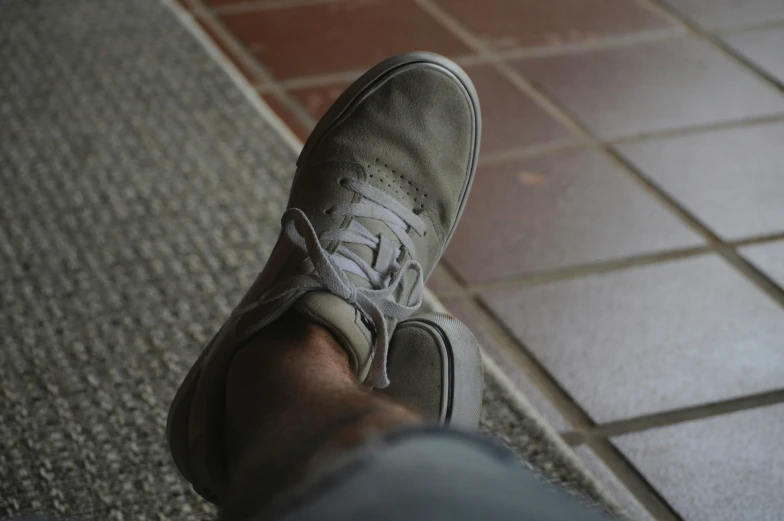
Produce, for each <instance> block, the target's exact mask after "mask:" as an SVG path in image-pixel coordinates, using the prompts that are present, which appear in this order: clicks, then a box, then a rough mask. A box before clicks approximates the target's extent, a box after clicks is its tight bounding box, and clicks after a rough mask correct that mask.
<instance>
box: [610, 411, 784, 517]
mask: <svg viewBox="0 0 784 521" xmlns="http://www.w3.org/2000/svg"><path fill="white" fill-rule="evenodd" d="M782 424H784V405H771V406H768V407H761V408H758V409H752V410H748V411H742V412H736V413H733V414H727V415H722V416H718V417H714V418H707V419H704V420H695V421H690V422H686V423H679V424H677V425H672V426H669V427H662V428H659V429H652V430H648V431H643V432H637V433H633V434H627V435H625V436H620V437H618V438H615V439H614V440H613V441H614V443H615V444H616V445H617V446H618V447H619V448H620V450H621V452H623V453H624V455H625V456H626V457H627V458H628V459H629V461H631V463H632V464H633V465H634V466H635V467H636V468H637V469H638V470H639V471H640V473H641V474H642V475H643V476H644V477H645V478H646V479H647V480H648V481H649V482H650V483H651V485H653V486H654V487H655V488H656V490H658V491H659V493H661V494H662V495H663V496H664V498H665V499H666V500H667V502H668V503H669V504H670V505H672V506H673V508H675V510H677V511H678V513H679V514H680V516H681V518H682V519H686V520H692V519H694V520H696V519H710V520H711V521H738V520H740V519H748V520H751V519H753V520H755V521H778V520H779V519H781V513H782V512H784V494H782V493H781V484H782V483H784V451H782V450H781V426H782Z"/></svg>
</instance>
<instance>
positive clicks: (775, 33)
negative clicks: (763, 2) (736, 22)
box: [724, 2, 784, 84]
mask: <svg viewBox="0 0 784 521" xmlns="http://www.w3.org/2000/svg"><path fill="white" fill-rule="evenodd" d="M782 3H784V2H782ZM724 40H725V41H726V42H727V43H729V44H730V45H731V46H732V47H734V48H735V49H736V50H737V51H738V52H740V53H741V54H742V55H744V56H745V57H746V58H748V59H749V60H751V61H752V62H754V63H755V64H756V65H758V66H760V67H761V68H763V69H765V70H766V71H767V72H768V73H770V74H771V75H773V76H775V77H776V78H778V80H779V82H781V83H782V84H784V52H782V51H781V50H782V49H784V26H780V27H770V28H766V29H756V30H753V31H747V32H742V33H735V34H730V35H727V36H725V37H724Z"/></svg>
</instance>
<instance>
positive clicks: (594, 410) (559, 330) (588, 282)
mask: <svg viewBox="0 0 784 521" xmlns="http://www.w3.org/2000/svg"><path fill="white" fill-rule="evenodd" d="M482 299H483V300H484V301H485V302H486V303H487V305H488V306H489V307H490V309H492V311H493V313H494V314H495V315H496V316H498V317H499V318H500V320H502V321H503V323H504V324H505V325H506V327H507V328H508V329H509V330H510V331H511V332H512V333H513V334H514V335H515V336H516V337H517V338H518V340H519V341H520V342H521V343H522V344H523V345H525V346H526V347H527V348H528V349H529V351H530V352H531V353H533V355H534V356H536V358H537V359H538V360H539V362H541V363H542V364H543V365H544V366H545V367H546V368H547V370H548V371H549V372H550V374H552V375H553V376H554V377H555V378H556V379H557V381H558V382H560V383H561V385H562V386H563V387H564V388H565V389H566V391H567V392H568V393H569V394H570V395H571V396H572V397H574V399H575V400H576V401H577V402H578V403H579V404H580V405H581V406H582V407H583V409H584V410H585V411H586V412H587V413H588V414H589V415H590V416H591V417H592V418H593V419H594V420H595V421H596V422H598V423H606V422H610V421H617V420H622V419H627V418H630V417H635V416H640V415H646V414H653V413H658V412H663V411H667V410H674V409H679V408H682V407H688V406H697V405H702V404H705V403H710V402H717V401H721V400H726V399H731V398H737V397H741V396H747V395H751V394H755V393H761V392H766V391H771V390H774V389H780V388H781V381H782V378H783V377H784V350H782V349H781V339H782V338H784V310H782V309H781V307H780V306H779V305H778V304H777V303H776V302H774V301H773V300H772V299H770V298H769V297H768V296H767V295H766V294H765V293H763V292H762V291H761V290H759V289H758V288H757V287H756V286H754V285H753V284H752V283H751V282H749V281H748V280H747V279H746V278H744V277H743V276H742V275H741V274H740V273H739V272H738V271H736V270H735V269H734V268H733V267H732V266H731V265H729V264H728V263H726V262H724V261H723V260H722V259H721V258H720V257H718V256H710V255H704V256H699V257H696V258H690V259H685V260H679V261H673V262H667V263H663V264H656V265H652V266H645V267H639V268H632V269H626V270H621V271H614V272H610V273H606V274H602V275H594V276H589V277H581V278H574V279H568V280H562V281H557V282H551V283H547V284H541V285H536V286H530V287H520V288H504V289H499V290H494V291H488V292H486V293H483V295H482ZM705 519H712V518H711V517H710V516H708V517H706V518H705Z"/></svg>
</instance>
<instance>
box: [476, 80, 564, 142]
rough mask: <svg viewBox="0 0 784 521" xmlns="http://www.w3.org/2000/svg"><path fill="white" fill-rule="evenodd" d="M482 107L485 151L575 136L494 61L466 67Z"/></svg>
mask: <svg viewBox="0 0 784 521" xmlns="http://www.w3.org/2000/svg"><path fill="white" fill-rule="evenodd" d="M466 71H467V72H468V74H469V76H470V77H471V80H472V81H473V82H474V85H475V86H476V90H477V92H478V93H479V103H480V104H481V107H482V148H481V150H482V152H483V153H491V152H502V151H508V150H514V149H522V148H526V147H529V146H532V145H542V144H545V143H548V142H552V141H558V140H561V141H563V140H571V139H572V138H573V137H574V136H573V135H572V134H571V133H570V132H569V131H568V130H566V129H565V128H564V127H563V126H562V125H561V124H560V123H558V122H557V121H556V120H555V119H553V117H552V116H550V115H549V114H548V113H547V112H545V111H544V109H542V108H541V107H539V106H538V105H537V104H536V102H534V101H533V100H532V99H531V98H529V97H528V96H526V95H525V94H523V93H522V92H520V91H519V90H518V89H517V88H515V87H514V85H512V84H511V83H510V82H509V81H508V80H507V79H506V78H504V77H503V76H502V75H501V74H500V73H498V72H497V71H496V70H495V68H493V67H492V66H490V65H483V66H477V67H468V68H466Z"/></svg>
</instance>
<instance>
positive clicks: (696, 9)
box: [667, 0, 784, 27]
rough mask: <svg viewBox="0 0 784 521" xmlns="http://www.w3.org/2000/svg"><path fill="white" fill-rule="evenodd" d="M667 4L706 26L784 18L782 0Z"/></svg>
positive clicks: (677, 0) (691, 0) (705, 0)
mask: <svg viewBox="0 0 784 521" xmlns="http://www.w3.org/2000/svg"><path fill="white" fill-rule="evenodd" d="M667 4H669V5H670V6H672V8H673V9H675V10H676V11H678V12H680V13H682V14H684V15H686V16H687V17H689V18H691V19H692V20H694V21H695V22H697V23H699V24H701V25H703V26H706V27H716V26H730V25H738V24H748V23H755V22H766V21H770V20H771V19H776V18H781V19H784V2H782V1H781V0H667Z"/></svg>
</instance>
